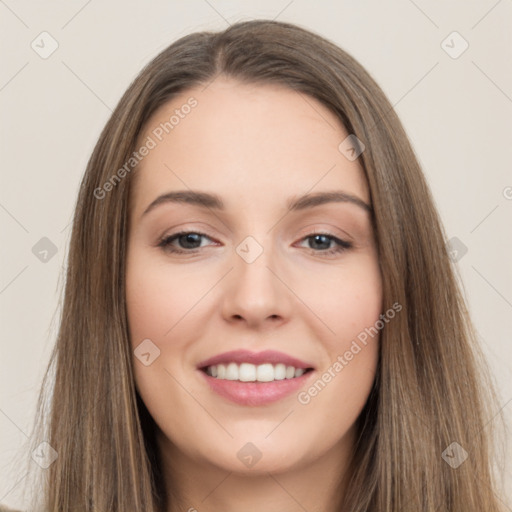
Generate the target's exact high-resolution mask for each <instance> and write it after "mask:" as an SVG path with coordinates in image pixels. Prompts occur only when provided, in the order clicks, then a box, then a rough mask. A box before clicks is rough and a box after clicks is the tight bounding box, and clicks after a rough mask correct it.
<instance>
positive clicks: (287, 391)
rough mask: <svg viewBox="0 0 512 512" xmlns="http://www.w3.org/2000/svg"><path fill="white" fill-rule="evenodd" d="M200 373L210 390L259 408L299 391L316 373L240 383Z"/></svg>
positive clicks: (310, 372) (233, 400)
mask: <svg viewBox="0 0 512 512" xmlns="http://www.w3.org/2000/svg"><path fill="white" fill-rule="evenodd" d="M199 372H200V373H201V374H202V375H203V377H204V378H205V379H206V382H207V383H208V385H209V386H210V389H212V390H213V391H215V393H217V394H219V395H221V396H222V397H224V398H227V399H228V400H231V401H232V402H235V403H237V404H239V405H249V406H258V405H265V404H269V403H272V402H277V401H278V400H281V399H283V398H285V397H287V396H289V395H291V394H292V393H294V392H296V391H298V390H299V389H300V388H301V387H302V386H304V384H305V382H306V381H307V380H308V379H309V378H310V377H311V375H312V374H313V373H314V370H313V371H309V372H307V373H304V374H303V375H301V376H300V377H294V378H293V379H283V380H274V381H272V382H240V381H238V380H225V379H217V378H216V377H210V376H209V375H207V374H206V373H205V372H204V371H202V370H199Z"/></svg>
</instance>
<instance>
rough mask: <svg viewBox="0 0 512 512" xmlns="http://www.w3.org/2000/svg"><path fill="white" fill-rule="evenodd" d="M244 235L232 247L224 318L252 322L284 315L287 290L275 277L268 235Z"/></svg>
mask: <svg viewBox="0 0 512 512" xmlns="http://www.w3.org/2000/svg"><path fill="white" fill-rule="evenodd" d="M262 233H263V234H262V235H256V236H258V238H256V236H253V235H248V236H246V237H245V238H244V239H243V240H242V241H241V242H240V243H239V244H238V245H237V246H236V247H235V254H234V260H233V267H234V268H233V271H232V272H231V273H230V274H231V276H230V285H229V287H228V290H226V296H225V298H224V308H225V309H224V314H225V315H226V316H227V317H233V316H237V317H240V316H241V317H244V318H245V319H246V320H247V321H249V322H251V323H255V322H258V321H263V320H265V319H266V318H269V317H272V318H273V317H275V316H280V317H284V316H286V308H287V304H288V299H289V298H287V288H286V286H285V285H284V284H283V283H282V282H281V280H280V279H278V278H277V277H276V274H277V273H279V271H278V270H277V268H279V267H280V265H279V263H278V254H277V252H278V251H276V250H275V249H276V248H275V247H274V244H273V243H272V241H271V239H272V237H271V233H268V234H267V233H265V232H262Z"/></svg>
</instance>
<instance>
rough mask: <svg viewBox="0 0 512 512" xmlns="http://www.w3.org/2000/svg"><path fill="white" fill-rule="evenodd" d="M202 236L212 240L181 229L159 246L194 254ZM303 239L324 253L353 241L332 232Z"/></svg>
mask: <svg viewBox="0 0 512 512" xmlns="http://www.w3.org/2000/svg"><path fill="white" fill-rule="evenodd" d="M202 238H207V239H208V240H212V239H211V238H210V237H209V236H208V235H206V234H204V233H200V232H197V231H180V232H179V233H175V234H173V235H170V236H165V237H164V238H162V239H161V240H160V242H159V244H158V246H159V247H161V248H162V249H163V250H164V251H166V252H171V253H179V254H185V253H188V254H190V253H192V254H194V253H196V252H197V251H198V249H200V248H201V239H202ZM301 241H309V242H310V243H309V247H308V248H309V249H311V250H312V251H313V252H315V253H321V254H322V255H324V254H325V255H332V254H337V253H340V252H343V251H346V250H348V249H351V248H352V243H351V242H348V241H346V240H342V239H340V238H338V237H336V236H334V235H332V234H330V233H316V232H315V233H311V234H309V235H308V236H306V237H304V238H302V239H301ZM174 242H177V243H178V244H180V245H181V247H176V246H175V245H173V243H174ZM331 243H334V246H333V247H330V245H331ZM317 249H318V250H317Z"/></svg>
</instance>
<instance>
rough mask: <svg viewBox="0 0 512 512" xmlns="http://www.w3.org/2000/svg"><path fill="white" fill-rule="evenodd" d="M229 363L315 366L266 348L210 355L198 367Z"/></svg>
mask: <svg viewBox="0 0 512 512" xmlns="http://www.w3.org/2000/svg"><path fill="white" fill-rule="evenodd" d="M227 363H237V364H241V363H251V364H254V365H260V364H264V363H271V364H279V363H281V364H284V365H286V366H293V367H294V368H303V369H306V368H313V365H311V364H309V363H306V362H304V361H301V360H300V359H297V358H296V357H292V356H289V355H288V354H284V353H283V352H277V351H275V350H264V351H263V352H251V351H250V350H232V351H230V352H223V353H222V354H218V355H216V356H213V357H210V358H209V359H206V360H204V361H202V362H200V363H199V364H198V365H197V367H198V368H205V367H207V366H213V365H217V364H227Z"/></svg>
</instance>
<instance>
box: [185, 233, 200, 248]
mask: <svg viewBox="0 0 512 512" xmlns="http://www.w3.org/2000/svg"><path fill="white" fill-rule="evenodd" d="M198 237H199V235H198V234H197V233H188V234H186V235H182V236H181V237H180V238H181V240H185V243H184V245H185V246H186V247H187V244H188V243H191V244H192V245H194V243H197V242H198V241H199V242H200V240H198ZM194 239H195V240H194ZM187 249H195V247H187Z"/></svg>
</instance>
